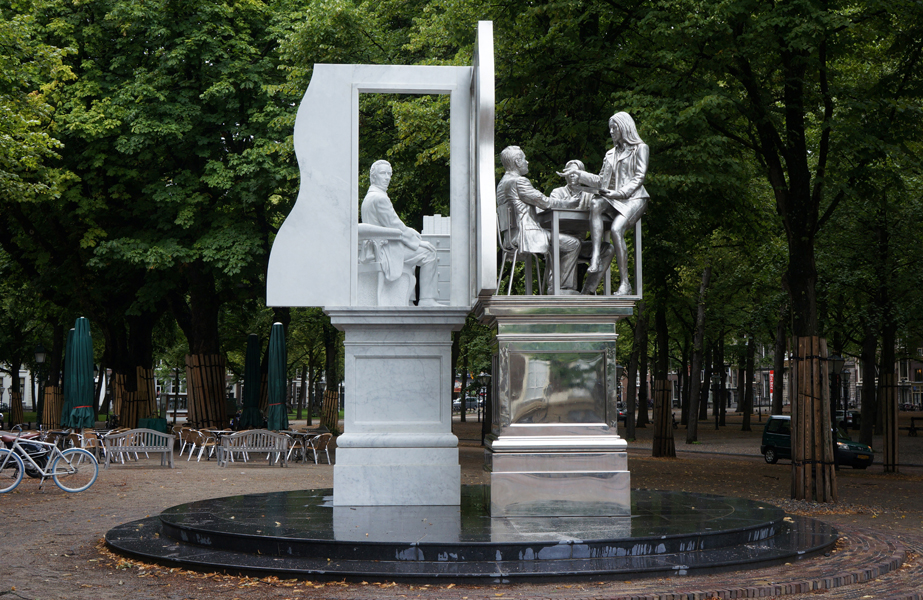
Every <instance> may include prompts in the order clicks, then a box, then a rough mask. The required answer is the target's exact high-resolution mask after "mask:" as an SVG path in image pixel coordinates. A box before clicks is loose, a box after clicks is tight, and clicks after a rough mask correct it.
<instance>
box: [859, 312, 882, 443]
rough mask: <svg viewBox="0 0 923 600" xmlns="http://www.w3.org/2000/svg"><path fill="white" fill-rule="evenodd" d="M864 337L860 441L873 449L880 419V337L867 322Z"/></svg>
mask: <svg viewBox="0 0 923 600" xmlns="http://www.w3.org/2000/svg"><path fill="white" fill-rule="evenodd" d="M864 330H865V331H864V334H863V336H862V354H861V355H860V362H861V363H862V364H861V366H860V368H861V369H862V398H861V399H860V402H861V407H860V409H859V410H860V413H861V415H862V416H861V418H860V420H859V441H860V442H862V443H863V444H865V445H867V446H869V447H872V436H873V435H874V433H875V424H876V422H878V421H876V418H877V417H878V395H877V394H876V392H875V354H876V353H877V350H878V336H877V335H876V332H875V328H874V327H873V326H872V325H871V323H869V322H867V323H866V325H865V328H864Z"/></svg>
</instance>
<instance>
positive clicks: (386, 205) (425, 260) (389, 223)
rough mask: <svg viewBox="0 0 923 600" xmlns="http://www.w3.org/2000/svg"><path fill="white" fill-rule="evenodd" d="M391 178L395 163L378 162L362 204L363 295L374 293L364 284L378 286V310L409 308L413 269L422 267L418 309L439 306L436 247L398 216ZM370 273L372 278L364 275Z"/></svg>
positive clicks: (376, 289) (360, 236)
mask: <svg viewBox="0 0 923 600" xmlns="http://www.w3.org/2000/svg"><path fill="white" fill-rule="evenodd" d="M392 174H393V171H392V168H391V164H390V163H389V162H388V161H386V160H377V161H375V162H374V163H373V164H372V168H371V169H370V170H369V181H370V183H371V184H370V185H369V189H368V192H367V193H366V194H365V199H364V200H363V201H362V210H361V215H362V224H361V226H360V228H359V243H360V245H361V246H360V248H359V264H360V271H359V272H360V274H359V286H360V297H362V298H367V297H368V295H369V292H368V291H365V290H363V289H361V288H362V286H364V285H368V286H370V287H371V285H374V288H375V295H376V302H375V303H376V304H377V305H378V306H409V305H410V304H412V300H413V298H412V296H413V291H414V282H415V278H414V267H417V266H419V267H420V301H419V302H418V306H438V303H437V302H436V294H437V291H436V248H435V247H434V246H433V245H432V244H430V243H429V242H426V241H424V240H423V238H422V237H421V236H420V233H419V232H417V231H416V230H414V229H411V228H410V227H407V226H406V225H404V222H403V221H401V218H400V217H399V216H397V212H395V210H394V205H393V204H391V199H390V198H389V197H388V186H389V185H390V183H391V176H392ZM363 267H372V268H371V269H370V270H365V269H364V268H363ZM365 273H370V274H371V275H372V277H365V276H364V274H365ZM369 280H371V281H369ZM373 282H374V284H373Z"/></svg>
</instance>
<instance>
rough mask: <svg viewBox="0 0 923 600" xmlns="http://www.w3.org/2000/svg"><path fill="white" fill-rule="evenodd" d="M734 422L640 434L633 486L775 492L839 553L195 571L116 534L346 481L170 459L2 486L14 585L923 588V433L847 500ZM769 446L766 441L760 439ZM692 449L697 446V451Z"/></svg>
mask: <svg viewBox="0 0 923 600" xmlns="http://www.w3.org/2000/svg"><path fill="white" fill-rule="evenodd" d="M731 419H732V420H731V421H730V422H729V424H728V426H727V427H725V428H723V429H722V431H721V432H719V434H718V435H715V434H714V433H713V430H712V433H706V427H705V425H706V424H705V423H704V422H703V423H700V424H699V430H700V436H699V439H700V442H701V443H699V444H693V445H687V444H685V443H684V439H685V431H684V430H683V429H682V428H680V429H678V430H676V431H675V434H676V437H677V440H676V442H677V443H676V447H677V450H678V457H677V458H676V459H661V458H651V456H650V446H649V440H648V441H646V440H645V436H649V435H650V429H647V430H639V431H638V440H636V441H634V442H632V443H631V444H630V445H629V468H630V470H631V473H632V487H634V488H649V489H675V490H686V491H698V492H706V493H712V494H721V495H727V496H739V497H746V498H753V499H758V500H764V501H768V502H771V503H774V504H777V505H779V506H781V507H782V508H784V509H785V510H786V511H788V512H795V513H799V514H807V515H809V516H813V517H815V518H819V519H823V520H825V521H828V522H830V523H833V524H834V525H835V526H837V527H838V528H839V529H840V531H841V532H842V534H843V535H842V537H841V539H840V541H839V542H838V544H837V547H836V548H835V549H834V550H833V551H832V552H831V553H830V555H829V556H822V557H815V558H810V559H806V560H804V561H798V562H795V563H792V564H788V565H780V566H776V567H771V568H764V569H758V570H749V571H738V572H731V573H721V574H713V575H704V576H693V577H677V578H658V579H638V580H632V581H611V580H609V581H606V580H603V581H590V582H582V583H574V582H567V583H560V582H558V583H555V582H552V583H541V584H537V583H525V584H524V583H517V584H506V585H460V584H458V585H451V584H441V585H410V584H401V583H397V584H395V583H379V584H374V583H366V584H363V583H362V582H349V583H347V582H326V583H324V582H307V581H280V580H278V579H273V578H263V579H251V578H242V577H231V576H225V575H222V574H208V573H193V572H186V571H182V570H178V569H166V568H162V567H158V566H156V565H145V564H142V563H138V562H134V561H129V560H125V559H123V558H121V557H118V556H115V555H112V554H110V553H109V552H108V551H107V550H106V549H105V548H104V546H103V545H102V543H101V539H102V537H103V535H104V534H105V532H106V531H107V530H108V529H109V528H111V527H113V526H115V525H117V524H120V523H124V522H126V521H131V520H134V519H138V518H142V517H145V516H148V515H153V514H157V513H159V512H160V511H161V510H163V509H165V508H167V507H169V506H173V505H175V504H179V503H183V502H189V501H193V500H199V499H203V498H211V497H219V496H226V495H233V494H239V493H248V492H268V491H281V490H296V489H304V488H315V487H330V486H331V485H332V479H333V477H332V471H333V470H332V467H331V466H329V465H314V464H308V465H303V464H294V465H292V466H290V467H289V468H286V469H282V468H279V467H269V466H267V465H252V464H250V465H246V466H239V465H238V466H235V467H233V468H226V469H225V468H219V467H217V465H216V464H215V462H214V460H212V461H205V460H204V459H203V461H202V462H201V463H196V462H195V461H194V459H193V461H192V462H187V461H186V457H185V456H183V457H182V458H181V459H178V460H177V468H176V469H174V470H170V469H165V468H161V467H159V463H160V461H159V460H158V459H156V458H152V459H149V460H142V461H140V462H139V463H134V464H129V465H124V466H114V467H112V468H110V469H108V470H106V471H101V473H100V478H99V480H98V481H97V483H96V484H95V485H94V486H93V487H92V488H90V489H89V490H87V491H86V492H82V493H79V494H65V493H64V492H62V491H60V490H59V489H57V488H56V487H55V486H54V485H53V484H52V483H50V482H49V484H48V486H46V487H45V490H44V491H39V489H38V482H37V481H35V480H26V481H24V482H23V483H22V484H21V485H20V487H19V488H18V489H17V490H16V492H15V493H13V494H4V495H2V496H0V523H2V529H0V531H2V537H0V539H2V545H0V548H2V554H0V557H2V558H0V597H3V598H22V599H30V600H31V599H43V600H44V599H53V598H66V599H78V600H80V599H88V600H89V599H93V600H110V599H111V600H115V599H119V600H123V599H124V598H131V599H132V600H135V599H146V598H170V599H174V598H175V599H187V598H200V599H217V598H221V599H228V600H233V599H234V598H240V599H258V598H280V599H281V598H306V599H307V598H311V599H314V598H331V599H339V598H342V599H349V598H416V597H422V598H446V599H452V600H456V599H457V600H465V599H470V600H474V599H477V598H493V599H494V600H496V599H498V598H500V599H505V598H556V599H557V598H575V599H584V598H605V599H616V598H651V599H658V600H666V599H680V598H682V599H693V598H695V599H700V600H701V599H711V598H752V597H762V598H786V599H792V600H806V599H808V598H812V599H813V598H816V597H817V596H818V595H822V597H823V598H829V599H854V598H855V599H865V598H869V599H875V600H880V599H895V600H896V599H904V598H907V599H910V598H914V599H918V600H920V599H923V596H921V592H923V558H921V557H923V502H921V501H920V498H921V493H923V468H921V467H915V466H909V465H912V464H923V460H920V459H919V458H915V457H919V456H921V455H923V452H921V450H923V445H921V442H918V441H917V440H923V438H908V437H906V435H905V436H904V437H902V438H901V440H900V442H901V463H902V464H903V463H905V462H906V464H907V465H908V466H906V467H902V468H901V472H900V473H899V474H884V473H882V472H881V468H880V466H877V465H875V466H873V467H871V468H869V469H868V470H867V471H857V470H852V469H844V470H841V471H839V473H838V487H839V500H840V501H839V502H838V503H837V504H834V505H818V504H811V503H804V502H794V501H791V500H790V499H789V486H790V483H789V475H790V465H788V464H786V463H785V462H780V463H779V464H776V465H767V464H765V463H764V462H763V461H762V457H760V456H759V454H758V450H759V449H758V446H759V435H760V430H761V429H762V427H761V424H760V423H759V422H758V421H756V420H754V424H753V429H754V431H753V432H741V431H739V428H740V423H739V421H737V422H736V423H735V422H734V421H733V418H731ZM478 428H479V425H478V424H477V423H466V424H456V428H455V431H456V434H457V435H459V438H460V440H461V441H460V455H461V462H462V478H463V479H462V482H463V483H465V484H478V483H485V482H486V481H485V478H484V473H483V471H482V468H481V466H482V464H483V449H482V448H481V447H480V445H479V440H480V436H479V429H478ZM754 448H755V451H754ZM687 449H688V450H690V451H687Z"/></svg>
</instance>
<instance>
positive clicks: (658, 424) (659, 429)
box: [651, 379, 676, 457]
mask: <svg viewBox="0 0 923 600" xmlns="http://www.w3.org/2000/svg"><path fill="white" fill-rule="evenodd" d="M672 391H673V388H672V385H671V383H670V381H669V380H666V379H655V380H654V446H653V448H652V453H651V456H671V457H675V456H676V446H675V445H674V442H673V418H672V416H673V410H672V404H673V403H672V401H671V398H670V397H671V395H672Z"/></svg>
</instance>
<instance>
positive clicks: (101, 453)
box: [80, 431, 106, 462]
mask: <svg viewBox="0 0 923 600" xmlns="http://www.w3.org/2000/svg"><path fill="white" fill-rule="evenodd" d="M80 438H81V439H80V447H81V448H83V449H84V450H89V451H90V452H92V453H93V456H95V457H96V461H97V462H99V461H101V459H102V458H103V457H105V455H106V447H105V446H104V445H103V441H102V440H101V439H99V434H97V433H96V432H95V431H84V432H83V433H82V434H80Z"/></svg>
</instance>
